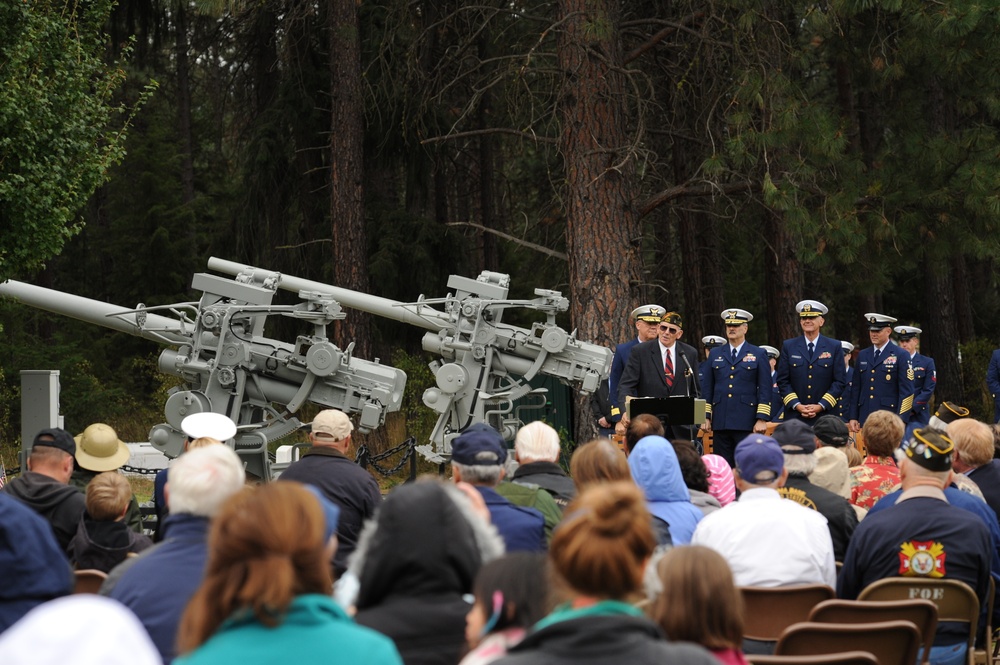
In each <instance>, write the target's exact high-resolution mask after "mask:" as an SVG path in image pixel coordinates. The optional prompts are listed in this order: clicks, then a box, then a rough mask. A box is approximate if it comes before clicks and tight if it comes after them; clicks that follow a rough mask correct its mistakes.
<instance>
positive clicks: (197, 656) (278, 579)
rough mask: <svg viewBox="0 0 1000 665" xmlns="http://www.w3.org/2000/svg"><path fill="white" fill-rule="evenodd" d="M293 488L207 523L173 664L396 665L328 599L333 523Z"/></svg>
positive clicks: (266, 488) (244, 496)
mask: <svg viewBox="0 0 1000 665" xmlns="http://www.w3.org/2000/svg"><path fill="white" fill-rule="evenodd" d="M322 501H323V500H322V499H321V498H320V497H319V495H318V494H317V493H313V492H310V491H309V489H307V488H306V487H304V486H302V485H300V484H298V483H294V482H286V483H270V484H268V485H263V486H260V487H247V488H245V489H243V490H242V491H241V492H240V493H238V494H236V495H235V496H233V497H232V498H230V499H229V500H228V501H227V502H226V504H225V505H224V506H223V507H222V509H221V510H220V511H219V513H218V514H217V515H216V516H215V518H214V519H213V520H212V527H211V531H210V533H209V539H208V545H209V553H210V554H209V558H208V565H207V568H206V571H205V579H204V580H203V581H202V584H201V587H199V589H198V591H197V592H196V593H195V595H194V597H193V598H192V599H191V602H190V603H189V604H188V606H187V609H186V610H185V612H184V616H183V618H182V619H181V625H180V630H179V634H178V651H179V652H180V653H182V654H184V655H183V656H181V657H180V658H177V659H176V660H175V661H174V662H175V663H177V664H179V665H180V664H183V665H201V664H202V663H220V662H238V663H241V664H242V665H253V664H257V663H260V664H263V663H285V662H292V663H296V665H308V664H310V663H324V664H326V663H333V664H335V663H356V662H364V663H372V664H375V665H383V664H385V665H398V664H399V663H400V662H401V661H400V658H399V654H398V653H397V651H396V648H395V647H394V646H393V644H392V641H391V640H389V639H388V638H387V637H384V636H382V635H379V634H377V633H376V632H374V631H372V630H369V629H367V628H362V627H360V626H357V625H355V624H354V622H353V621H351V619H350V618H349V617H348V616H347V614H346V613H345V612H344V611H343V610H342V609H341V608H340V606H338V605H337V604H336V603H335V602H334V601H333V599H332V598H331V596H330V594H331V591H332V587H333V580H332V578H331V572H330V560H331V557H332V555H333V550H334V549H336V542H337V541H336V529H337V523H336V520H337V516H338V514H339V510H338V509H337V507H336V506H334V505H333V504H330V503H329V502H327V503H326V504H325V505H324V504H323V503H322Z"/></svg>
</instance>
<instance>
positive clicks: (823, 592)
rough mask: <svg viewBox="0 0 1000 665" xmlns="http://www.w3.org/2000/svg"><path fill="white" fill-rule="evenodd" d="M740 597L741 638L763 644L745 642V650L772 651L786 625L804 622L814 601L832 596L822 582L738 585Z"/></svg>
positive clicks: (831, 590)
mask: <svg viewBox="0 0 1000 665" xmlns="http://www.w3.org/2000/svg"><path fill="white" fill-rule="evenodd" d="M740 594H741V595H742V596H743V616H744V620H743V639H744V640H750V641H751V642H759V643H763V644H759V645H753V644H747V643H746V642H745V643H744V647H745V650H747V651H753V650H755V649H763V650H766V651H767V653H771V652H773V650H774V648H773V647H774V645H775V644H776V643H777V641H778V638H779V637H781V633H782V632H783V631H784V630H785V628H787V627H788V626H790V625H792V624H793V623H796V622H799V621H805V620H806V619H807V618H808V617H809V612H810V610H812V608H813V607H815V606H816V605H817V604H819V603H821V602H823V601H824V600H829V599H831V598H833V597H834V591H833V589H831V588H830V587H828V586H826V585H825V584H804V585H797V586H785V587H773V588H772V587H740Z"/></svg>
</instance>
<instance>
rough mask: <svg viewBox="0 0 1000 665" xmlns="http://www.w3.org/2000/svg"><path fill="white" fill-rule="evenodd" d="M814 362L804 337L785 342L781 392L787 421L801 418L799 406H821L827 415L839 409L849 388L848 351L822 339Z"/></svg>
mask: <svg viewBox="0 0 1000 665" xmlns="http://www.w3.org/2000/svg"><path fill="white" fill-rule="evenodd" d="M815 344H816V347H815V349H814V350H813V356H812V358H810V357H809V348H808V347H807V346H806V338H805V337H804V336H802V335H799V336H798V337H793V338H792V339H787V340H785V343H784V344H783V345H782V347H781V356H780V357H779V358H778V391H779V392H780V393H781V401H782V403H784V405H785V420H788V419H789V418H799V419H801V416H800V415H799V412H798V411H796V410H795V407H796V406H798V405H799V404H819V405H820V406H822V407H823V410H824V411H833V410H834V409H835V408H836V407H837V398H838V397H840V396H841V395H842V394H843V392H844V387H845V386H846V385H847V373H846V371H845V369H844V347H843V346H841V345H840V342H839V341H838V340H835V339H830V338H829V337H824V336H823V335H820V336H819V337H817V338H816V342H815Z"/></svg>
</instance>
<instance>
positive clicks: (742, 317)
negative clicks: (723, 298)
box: [719, 309, 753, 326]
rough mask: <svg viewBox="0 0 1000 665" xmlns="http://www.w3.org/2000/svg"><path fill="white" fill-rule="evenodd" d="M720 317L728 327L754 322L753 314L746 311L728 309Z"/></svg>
mask: <svg viewBox="0 0 1000 665" xmlns="http://www.w3.org/2000/svg"><path fill="white" fill-rule="evenodd" d="M719 316H721V317H722V320H723V321H725V323H726V325H727V326H741V325H743V324H744V323H750V322H751V321H753V314H751V313H750V312H748V311H746V310H745V309H727V310H725V311H724V312H722V314H720V315H719Z"/></svg>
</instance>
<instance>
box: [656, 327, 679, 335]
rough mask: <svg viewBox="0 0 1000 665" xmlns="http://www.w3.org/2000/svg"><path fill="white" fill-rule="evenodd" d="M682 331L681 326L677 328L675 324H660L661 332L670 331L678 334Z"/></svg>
mask: <svg viewBox="0 0 1000 665" xmlns="http://www.w3.org/2000/svg"><path fill="white" fill-rule="evenodd" d="M680 331H681V329H680V328H675V327H674V326H660V332H661V333H669V334H671V335H676V334H677V333H679V332H680Z"/></svg>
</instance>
